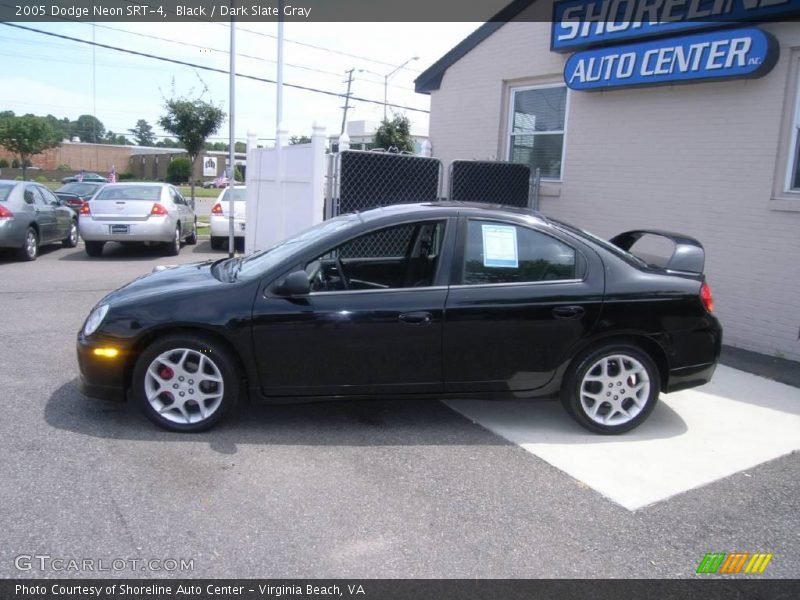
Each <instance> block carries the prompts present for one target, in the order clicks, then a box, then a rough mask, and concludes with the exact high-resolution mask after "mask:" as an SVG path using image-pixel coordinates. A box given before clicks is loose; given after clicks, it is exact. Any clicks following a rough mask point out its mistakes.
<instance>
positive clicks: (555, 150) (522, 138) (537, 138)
mask: <svg viewBox="0 0 800 600" xmlns="http://www.w3.org/2000/svg"><path fill="white" fill-rule="evenodd" d="M509 113H510V123H509V128H508V130H509V146H508V148H509V149H508V160H509V161H510V162H514V163H522V164H526V165H529V166H530V168H531V175H533V174H534V173H535V172H536V169H540V170H541V176H542V177H543V178H545V179H561V172H562V163H563V159H564V130H565V121H566V114H567V88H566V86H564V85H556V86H545V87H535V88H516V89H513V90H512V91H511V106H510V108H509Z"/></svg>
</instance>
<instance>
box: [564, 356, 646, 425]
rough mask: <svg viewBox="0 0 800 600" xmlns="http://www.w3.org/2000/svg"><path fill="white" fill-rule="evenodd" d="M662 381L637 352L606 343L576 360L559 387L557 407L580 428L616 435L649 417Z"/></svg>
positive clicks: (644, 357)
mask: <svg viewBox="0 0 800 600" xmlns="http://www.w3.org/2000/svg"><path fill="white" fill-rule="evenodd" d="M660 391H661V377H660V374H659V371H658V367H657V366H656V365H655V363H654V362H653V359H652V358H650V356H649V355H648V354H647V353H646V352H644V351H643V350H642V349H641V348H639V347H638V346H635V345H633V344H627V343H609V344H606V345H603V346H600V347H595V348H594V349H591V350H589V351H587V352H585V353H584V354H582V355H580V356H578V357H577V358H576V359H575V360H574V361H573V363H572V364H571V365H570V367H569V369H568V370H567V373H566V374H565V376H564V381H563V383H562V385H561V403H562V404H563V406H564V408H565V409H566V411H567V412H568V413H569V415H570V416H571V417H572V418H573V419H575V421H577V422H578V424H579V425H581V426H582V427H583V428H585V429H588V430H589V431H592V432H594V433H600V434H604V435H615V434H619V433H625V432H626V431H630V430H631V429H634V428H635V427H638V426H639V425H640V424H641V423H642V422H643V421H644V420H645V419H646V418H647V417H648V416H649V415H650V413H651V412H653V409H654V408H655V405H656V402H657V401H658V395H659V393H660Z"/></svg>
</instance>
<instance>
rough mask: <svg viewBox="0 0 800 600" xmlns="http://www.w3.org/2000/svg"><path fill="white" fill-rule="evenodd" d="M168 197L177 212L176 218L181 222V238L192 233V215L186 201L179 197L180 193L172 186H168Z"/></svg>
mask: <svg viewBox="0 0 800 600" xmlns="http://www.w3.org/2000/svg"><path fill="white" fill-rule="evenodd" d="M169 195H170V199H171V200H172V204H173V205H174V206H175V210H176V211H177V217H178V219H179V220H180V222H181V237H184V236H187V235H189V233H191V231H192V222H193V221H194V213H192V212H191V211H190V210H189V207H188V205H187V204H186V200H185V199H184V197H183V196H181V194H180V192H178V190H176V189H175V188H174V187H172V186H169Z"/></svg>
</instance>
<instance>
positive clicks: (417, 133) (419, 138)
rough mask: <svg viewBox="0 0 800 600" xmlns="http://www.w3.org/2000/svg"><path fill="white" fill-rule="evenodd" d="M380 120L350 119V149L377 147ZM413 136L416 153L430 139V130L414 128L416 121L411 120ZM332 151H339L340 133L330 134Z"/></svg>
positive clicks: (347, 130)
mask: <svg viewBox="0 0 800 600" xmlns="http://www.w3.org/2000/svg"><path fill="white" fill-rule="evenodd" d="M380 125H381V124H380V123H379V122H378V121H365V120H361V121H349V122H348V123H347V127H345V132H346V133H347V136H348V137H349V138H350V150H372V149H373V148H375V132H376V131H377V130H378V127H380ZM411 138H412V139H413V140H414V154H420V153H421V152H422V144H423V142H424V141H425V140H427V139H428V132H427V131H421V130H417V129H415V128H414V121H413V120H412V121H411ZM328 142H329V147H330V149H331V152H338V151H339V135H338V134H337V135H330V136H328Z"/></svg>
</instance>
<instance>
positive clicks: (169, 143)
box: [156, 138, 183, 148]
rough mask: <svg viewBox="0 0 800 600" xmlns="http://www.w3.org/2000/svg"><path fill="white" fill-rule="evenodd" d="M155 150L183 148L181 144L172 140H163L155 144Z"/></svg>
mask: <svg viewBox="0 0 800 600" xmlns="http://www.w3.org/2000/svg"><path fill="white" fill-rule="evenodd" d="M156 147H157V148H183V144H181V143H180V142H177V141H175V140H173V139H172V138H164V139H163V140H159V141H157V142H156Z"/></svg>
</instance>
